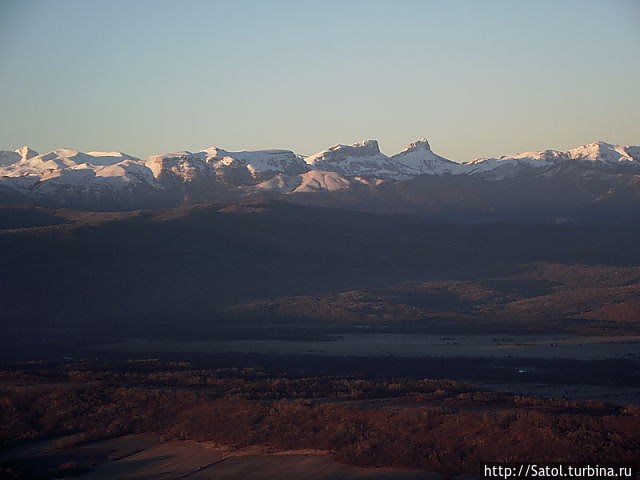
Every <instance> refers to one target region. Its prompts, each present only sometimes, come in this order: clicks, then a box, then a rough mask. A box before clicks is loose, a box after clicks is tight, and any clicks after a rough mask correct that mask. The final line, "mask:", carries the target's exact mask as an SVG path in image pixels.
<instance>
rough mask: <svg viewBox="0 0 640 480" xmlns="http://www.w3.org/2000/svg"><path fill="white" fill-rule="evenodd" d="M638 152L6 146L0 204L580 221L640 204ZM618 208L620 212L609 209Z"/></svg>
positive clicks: (604, 147)
mask: <svg viewBox="0 0 640 480" xmlns="http://www.w3.org/2000/svg"><path fill="white" fill-rule="evenodd" d="M638 178H640V147H634V146H621V145H612V144H608V143H605V142H596V143H592V144H588V145H583V146H580V147H576V148H573V149H570V150H567V151H556V150H544V151H538V152H526V153H520V154H515V155H504V156H501V157H497V158H480V159H477V160H473V161H471V162H466V163H462V164H458V163H455V162H451V161H449V160H447V159H445V158H443V157H441V156H439V155H437V154H436V153H434V152H433V151H432V150H431V147H430V145H429V142H428V141H427V140H426V139H419V140H418V141H416V142H414V143H412V144H410V145H409V146H408V147H407V148H405V149H404V150H403V151H402V152H400V153H397V154H395V155H392V156H387V155H385V154H383V153H382V152H381V151H380V149H379V146H378V142H376V141H375V140H366V141H362V142H358V143H354V144H352V145H341V144H339V145H335V146H333V147H331V148H328V149H326V150H323V151H321V152H318V153H316V154H314V155H310V156H308V157H303V156H301V155H298V154H296V153H294V152H292V151H290V150H258V151H242V152H231V151H227V150H224V149H221V148H219V147H210V148H207V149H204V150H202V151H199V152H189V151H182V152H174V153H166V154H161V155H152V156H150V157H149V158H147V159H144V160H141V159H137V158H135V157H132V156H130V155H127V154H124V153H121V152H88V153H83V152H78V151H75V150H70V149H58V150H54V151H52V152H48V153H45V154H39V153H37V152H35V151H33V150H31V149H30V148H29V147H26V146H25V147H22V148H20V149H17V150H15V151H0V201H9V202H22V203H24V202H32V203H35V204H38V205H44V206H53V207H71V208H83V209H90V210H91V209H93V210H96V209H97V210H131V209H136V208H155V207H171V206H177V205H184V204H194V203H201V202H211V201H236V200H241V199H247V198H256V197H278V196H283V198H290V199H291V200H292V201H294V202H298V203H304V204H309V205H327V206H335V207H341V208H351V209H360V210H367V211H372V212H402V213H410V214H418V215H432V216H442V217H446V216H451V217H460V218H468V219H479V220H482V219H500V218H503V216H504V215H507V216H509V217H510V218H511V216H513V215H518V214H520V215H521V216H522V218H523V219H528V218H530V217H531V216H533V217H536V218H537V219H539V220H544V221H565V220H566V219H568V220H570V221H572V220H577V221H582V220H583V219H584V218H587V217H588V216H589V215H592V214H593V215H594V216H596V217H597V216H605V217H606V216H608V215H611V214H613V216H616V212H621V213H622V214H623V215H624V216H628V215H629V214H631V213H632V212H633V211H635V208H636V207H637V195H636V194H634V193H633V192H634V191H635V189H637V184H638ZM611 209H615V211H611Z"/></svg>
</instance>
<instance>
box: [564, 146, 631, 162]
mask: <svg viewBox="0 0 640 480" xmlns="http://www.w3.org/2000/svg"><path fill="white" fill-rule="evenodd" d="M636 148H637V147H630V146H623V145H612V144H610V143H607V142H602V141H599V142H594V143H589V144H587V145H581V146H579V147H576V148H572V149H571V150H568V151H567V155H568V156H569V158H571V159H573V160H590V161H594V162H604V163H613V164H617V163H624V162H638V161H640V158H638V156H637V153H636Z"/></svg>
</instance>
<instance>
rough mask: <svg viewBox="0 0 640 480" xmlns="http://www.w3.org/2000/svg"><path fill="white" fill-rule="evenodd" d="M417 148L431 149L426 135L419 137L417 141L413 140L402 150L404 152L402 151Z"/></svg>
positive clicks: (411, 150) (413, 150)
mask: <svg viewBox="0 0 640 480" xmlns="http://www.w3.org/2000/svg"><path fill="white" fill-rule="evenodd" d="M417 150H423V151H425V150H428V151H431V145H429V141H428V140H427V139H426V138H424V137H422V138H419V139H417V140H416V141H415V142H412V143H410V144H409V145H407V147H406V148H405V149H404V150H402V152H400V153H404V152H415V151H417Z"/></svg>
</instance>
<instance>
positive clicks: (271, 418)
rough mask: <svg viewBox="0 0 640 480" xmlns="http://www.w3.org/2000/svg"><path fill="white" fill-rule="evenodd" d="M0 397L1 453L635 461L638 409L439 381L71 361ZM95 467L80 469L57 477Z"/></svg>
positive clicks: (22, 371) (639, 446)
mask: <svg viewBox="0 0 640 480" xmlns="http://www.w3.org/2000/svg"><path fill="white" fill-rule="evenodd" d="M0 388H1V390H0V392H1V394H0V445H1V446H2V447H1V448H2V449H7V448H10V447H12V446H16V445H20V444H25V443H28V442H33V441H36V440H42V439H47V438H61V437H64V440H63V441H64V442H65V445H64V446H65V447H69V446H71V445H73V444H82V443H87V442H91V441H93V440H97V439H102V438H107V437H115V436H120V435H125V434H130V433H142V432H155V433H158V434H160V435H161V436H162V438H163V439H166V440H169V439H191V440H198V441H205V440H206V441H213V442H216V443H218V444H220V445H231V446H235V447H242V446H247V445H269V446H271V447H273V448H276V449H283V450H284V449H290V448H313V449H321V450H327V451H329V452H331V454H332V455H333V456H334V457H335V458H336V459H337V460H338V461H340V462H344V463H348V464H352V465H359V466H396V467H407V468H417V469H425V470H432V471H437V472H442V473H445V474H458V473H470V474H477V473H478V469H479V465H480V463H481V462H483V461H515V460H517V461H527V460H531V461H538V462H542V461H572V462H576V461H601V462H602V461H620V462H622V461H634V460H637V459H638V458H640V408H638V407H633V406H626V407H624V406H614V405H610V404H605V403H602V402H576V401H571V400H567V399H546V398H541V397H534V396H525V395H516V394H511V393H496V392H489V391H482V390H480V389H478V388H476V387H474V386H472V385H467V384H464V383H461V382H457V381H453V380H446V379H410V378H400V377H399V378H377V379H367V378H363V377H356V376H311V377H305V376H284V375H281V376H274V375H273V374H272V373H270V372H266V371H263V370H261V369H257V368H195V367H194V366H193V365H191V364H189V363H186V362H173V363H171V362H159V361H146V362H122V363H118V364H114V363H112V364H106V363H102V364H100V363H95V362H93V363H82V362H78V363H69V364H64V365H47V364H31V365H19V366H14V367H12V368H5V369H4V370H3V371H2V372H1V374H0ZM0 465H1V468H2V470H0V472H2V473H3V474H4V475H5V476H9V478H11V476H13V478H28V477H25V476H21V475H22V473H21V468H22V467H23V466H24V465H22V464H21V463H20V462H19V461H5V462H4V463H2V464H0ZM91 466H92V464H91V463H90V462H89V463H85V464H83V463H82V461H80V460H77V461H75V462H72V464H71V465H68V464H65V465H57V466H54V467H52V470H51V472H53V473H52V475H53V474H54V473H55V472H58V473H60V472H61V471H62V472H63V473H64V472H66V474H70V473H73V472H82V471H85V470H86V469H87V468H90V467H91ZM45 478H46V477H45ZM51 478H52V477H51Z"/></svg>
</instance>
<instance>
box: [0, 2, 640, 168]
mask: <svg viewBox="0 0 640 480" xmlns="http://www.w3.org/2000/svg"><path fill="white" fill-rule="evenodd" d="M639 85H640V1H638V0H609V1H592V0H553V1H551V0H536V1H535V2H531V1H514V0H485V1H474V0H468V1H464V0H453V1H446V2H445V1H427V0H416V1H413V0H395V1H392V0H385V1H379V0H369V1H364V0H341V1H334V0H324V1H322V2H312V1H305V0H291V1H288V0H287V1H285V0H264V1H257V0H256V1H249V0H235V1H213V0H211V1H198V0H188V1H180V0H175V1H168V0H136V1H131V0H108V1H106V0H57V1H53V0H0V108H1V110H2V114H1V115H0V149H14V148H17V147H19V146H21V145H23V144H28V145H30V146H31V147H32V148H34V149H36V150H38V151H48V150H52V149H54V148H60V147H70V148H75V149H78V150H83V151H89V150H109V151H110V150H120V151H125V152H127V153H130V154H133V155H137V156H146V155H149V154H152V153H160V152H169V151H176V150H184V149H186V150H192V151H197V150H199V149H200V148H203V147H206V146H210V145H218V146H220V147H222V148H225V149H228V150H241V149H258V148H291V149H293V150H295V151H296V152H298V153H302V154H311V153H314V152H316V151H319V150H322V149H324V148H327V147H329V146H331V145H333V144H335V143H352V142H354V141H358V140H361V139H365V138H375V139H377V140H379V142H380V146H381V149H382V151H383V152H385V153H388V154H392V153H395V152H397V151H399V150H401V149H402V148H403V147H404V146H405V145H406V144H408V143H409V142H411V141H413V140H415V139H416V138H418V137H427V138H428V139H429V141H430V143H431V146H432V148H433V150H434V151H436V152H438V153H439V154H441V155H444V156H445V157H448V158H451V159H452V160H456V161H465V160H470V159H472V158H476V157H480V156H493V155H499V154H507V153H515V152H520V151H528V150H541V149H545V148H557V149H564V148H570V147H573V146H576V145H580V144H584V143H590V142H593V141H597V140H604V141H608V142H611V143H623V144H636V145H638V144H640V87H639Z"/></svg>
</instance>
